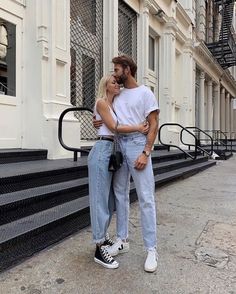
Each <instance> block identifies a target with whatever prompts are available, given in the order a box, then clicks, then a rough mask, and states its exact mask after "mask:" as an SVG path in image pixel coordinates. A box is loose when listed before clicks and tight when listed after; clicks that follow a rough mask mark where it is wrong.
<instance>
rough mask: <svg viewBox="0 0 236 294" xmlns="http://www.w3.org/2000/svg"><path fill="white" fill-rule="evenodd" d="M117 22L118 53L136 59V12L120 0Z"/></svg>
mask: <svg viewBox="0 0 236 294" xmlns="http://www.w3.org/2000/svg"><path fill="white" fill-rule="evenodd" d="M118 24H119V30H118V48H119V54H127V55H129V56H131V57H132V58H133V59H134V60H137V14H136V12H134V11H133V10H132V9H131V8H130V7H129V6H128V5H127V4H126V3H124V1H122V0H119V19H118Z"/></svg>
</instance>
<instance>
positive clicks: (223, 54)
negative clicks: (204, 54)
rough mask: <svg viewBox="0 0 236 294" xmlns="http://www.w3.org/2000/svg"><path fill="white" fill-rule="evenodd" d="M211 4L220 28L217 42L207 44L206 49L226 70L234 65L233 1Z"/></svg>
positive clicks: (235, 45) (226, 0)
mask: <svg viewBox="0 0 236 294" xmlns="http://www.w3.org/2000/svg"><path fill="white" fill-rule="evenodd" d="M213 3H214V5H215V9H216V10H217V11H218V12H219V13H220V15H221V26H220V32H219V37H218V40H214V41H213V42H212V43H208V44H207V47H208V49H209V50H210V51H211V53H212V55H213V56H214V57H215V58H216V60H217V61H218V63H219V64H220V65H221V66H222V68H223V69H227V68H229V67H231V66H234V65H236V37H235V30H234V28H233V25H232V20H233V15H234V4H235V0H213ZM214 29H216V27H215V24H214Z"/></svg>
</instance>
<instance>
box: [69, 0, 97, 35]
mask: <svg viewBox="0 0 236 294" xmlns="http://www.w3.org/2000/svg"><path fill="white" fill-rule="evenodd" d="M71 2H72V3H71V19H72V20H74V21H77V22H78V23H79V24H80V25H82V26H84V27H85V29H86V31H88V32H90V33H92V34H94V35H96V10H97V9H96V5H97V3H96V1H94V0H79V1H76V0H72V1H71Z"/></svg>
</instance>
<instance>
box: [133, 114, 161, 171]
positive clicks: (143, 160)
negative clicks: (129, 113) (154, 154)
mask: <svg viewBox="0 0 236 294" xmlns="http://www.w3.org/2000/svg"><path fill="white" fill-rule="evenodd" d="M159 112H160V110H159V109H158V110H156V111H152V112H151V113H150V114H149V115H148V117H147V121H148V123H149V132H148V134H147V142H146V144H145V147H144V151H147V152H148V153H150V152H151V150H152V146H153V144H154V141H155V139H156V136H157V132H158V126H159ZM147 162H148V157H147V156H146V155H145V154H144V153H142V154H140V155H139V157H138V158H137V159H136V161H135V168H136V169H138V170H142V169H144V168H145V166H146V164H147Z"/></svg>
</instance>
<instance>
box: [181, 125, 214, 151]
mask: <svg viewBox="0 0 236 294" xmlns="http://www.w3.org/2000/svg"><path fill="white" fill-rule="evenodd" d="M185 129H188V130H190V129H191V130H193V131H194V132H196V133H197V149H199V150H201V151H202V152H203V154H204V153H205V154H207V155H208V156H212V154H213V151H214V150H213V149H214V148H213V143H214V141H213V138H212V137H211V136H210V135H209V134H208V133H207V132H206V131H203V130H201V129H200V128H198V127H185ZM184 131H185V130H181V133H180V138H182V136H183V132H184ZM201 134H203V135H205V136H206V137H207V138H201ZM202 142H206V143H208V142H210V152H209V151H208V150H206V148H204V147H203V144H202ZM185 145H186V144H185ZM188 145H189V149H190V147H191V146H194V145H192V144H188Z"/></svg>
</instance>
